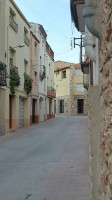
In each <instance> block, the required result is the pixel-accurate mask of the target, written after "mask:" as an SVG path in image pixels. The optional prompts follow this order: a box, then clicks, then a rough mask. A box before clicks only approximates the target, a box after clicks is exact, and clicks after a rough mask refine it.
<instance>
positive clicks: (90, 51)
mask: <svg viewBox="0 0 112 200" xmlns="http://www.w3.org/2000/svg"><path fill="white" fill-rule="evenodd" d="M83 45H84V47H85V52H86V55H87V56H88V57H89V58H90V59H91V60H92V61H93V62H96V46H95V37H94V36H93V35H92V34H91V33H90V32H89V31H88V29H87V27H85V37H84V39H83Z"/></svg>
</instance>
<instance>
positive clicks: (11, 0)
mask: <svg viewBox="0 0 112 200" xmlns="http://www.w3.org/2000/svg"><path fill="white" fill-rule="evenodd" d="M10 2H11V3H12V4H13V6H14V7H15V9H16V10H17V12H18V13H19V14H20V16H21V17H22V18H23V20H24V21H25V22H26V24H27V25H28V26H29V28H31V26H30V23H29V22H28V21H27V19H26V18H25V16H24V15H23V13H22V12H21V10H20V9H19V8H18V6H17V5H16V3H15V2H14V1H13V0H10Z"/></svg>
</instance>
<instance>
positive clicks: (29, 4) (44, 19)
mask: <svg viewBox="0 0 112 200" xmlns="http://www.w3.org/2000/svg"><path fill="white" fill-rule="evenodd" d="M19 3H20V4H21V5H22V6H23V5H24V6H25V8H26V7H27V8H28V9H29V10H30V12H31V14H33V15H34V16H35V17H36V18H37V13H38V14H39V15H38V18H40V19H41V20H42V21H44V22H46V24H48V25H50V26H51V27H54V29H52V30H53V32H54V30H55V31H56V30H58V33H59V32H60V29H57V27H55V26H54V24H53V23H51V22H50V21H49V20H48V19H47V17H46V16H44V15H43V14H41V13H40V12H39V11H38V9H37V8H36V7H35V6H32V5H33V4H31V2H29V1H28V0H27V2H25V1H23V0H19ZM41 10H42V9H41ZM60 33H61V32H60Z"/></svg>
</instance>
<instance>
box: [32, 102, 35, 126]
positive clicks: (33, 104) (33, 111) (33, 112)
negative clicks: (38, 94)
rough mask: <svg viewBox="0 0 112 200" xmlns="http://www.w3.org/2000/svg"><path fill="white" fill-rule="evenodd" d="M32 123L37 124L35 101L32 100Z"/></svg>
mask: <svg viewBox="0 0 112 200" xmlns="http://www.w3.org/2000/svg"><path fill="white" fill-rule="evenodd" d="M32 123H33V124H35V99H32Z"/></svg>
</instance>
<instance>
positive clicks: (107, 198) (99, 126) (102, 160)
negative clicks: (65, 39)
mask: <svg viewBox="0 0 112 200" xmlns="http://www.w3.org/2000/svg"><path fill="white" fill-rule="evenodd" d="M92 2H95V3H97V9H96V15H95V18H94V20H95V24H97V28H98V27H99V33H100V38H99V86H93V87H90V89H89V130H90V146H89V147H90V148H89V156H90V176H91V200H112V0H102V1H101V0H99V1H98V0H97V1H95V0H92ZM98 10H99V14H98V12H97V11H98ZM101 30H102V31H101Z"/></svg>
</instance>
